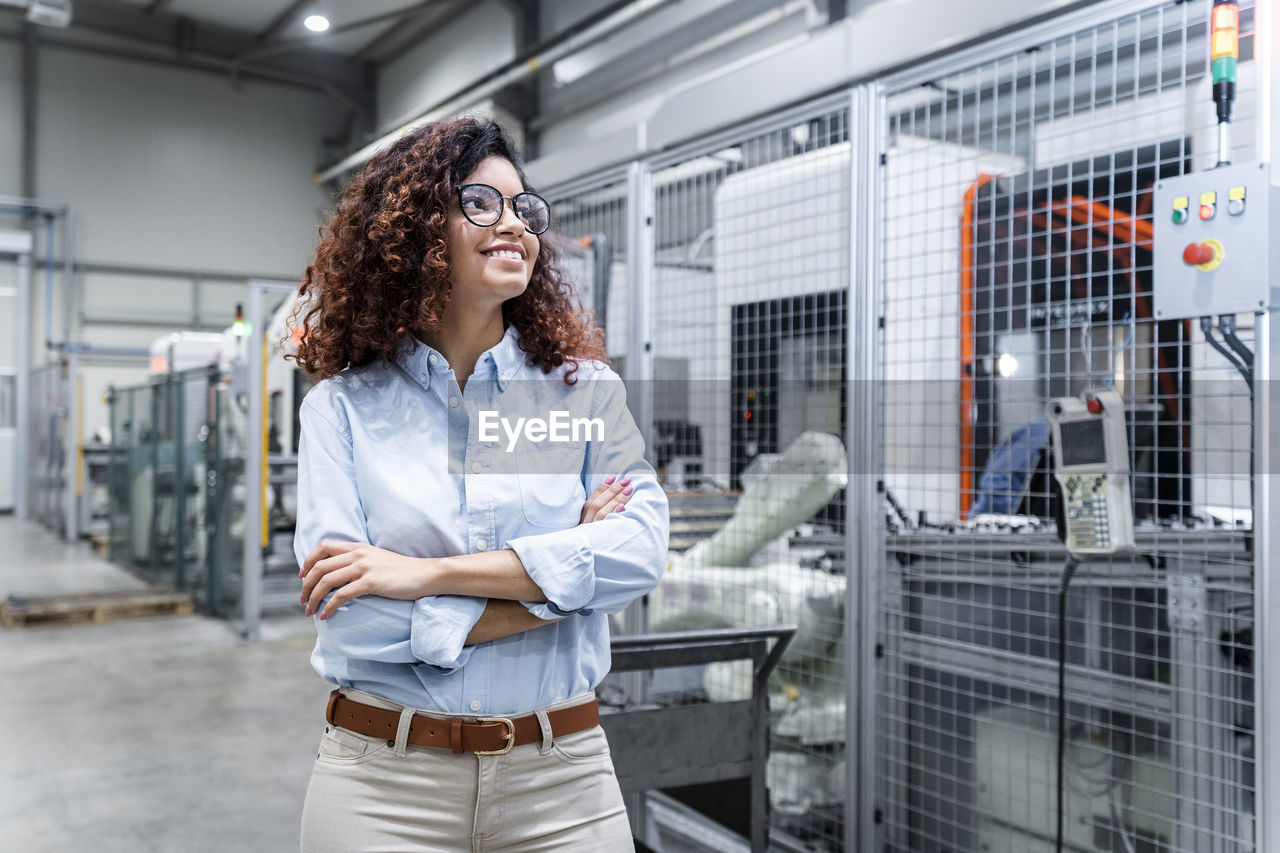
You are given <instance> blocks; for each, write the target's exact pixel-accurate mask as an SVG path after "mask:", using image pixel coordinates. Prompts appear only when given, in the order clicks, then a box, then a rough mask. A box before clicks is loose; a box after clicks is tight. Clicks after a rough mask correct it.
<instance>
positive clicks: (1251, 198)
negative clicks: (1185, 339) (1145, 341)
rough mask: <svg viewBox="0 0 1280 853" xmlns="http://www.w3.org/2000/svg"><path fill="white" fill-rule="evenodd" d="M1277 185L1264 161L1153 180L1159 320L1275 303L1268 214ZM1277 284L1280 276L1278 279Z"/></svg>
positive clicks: (1277, 262)
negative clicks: (1274, 184)
mask: <svg viewBox="0 0 1280 853" xmlns="http://www.w3.org/2000/svg"><path fill="white" fill-rule="evenodd" d="M1277 207H1280V191H1278V190H1277V188H1275V187H1273V186H1272V185H1271V169H1270V167H1269V166H1268V165H1267V164H1265V163H1246V164H1243V165H1239V166H1221V167H1219V168H1216V169H1210V170H1208V171H1205V172H1196V173H1195V174H1191V175H1179V176H1178V177H1174V178H1164V179H1162V180H1160V181H1157V182H1156V185H1155V197H1154V200H1153V217H1154V221H1153V223H1152V231H1153V234H1152V237H1153V245H1152V255H1153V259H1154V263H1153V283H1152V288H1153V290H1154V293H1153V295H1152V310H1153V311H1154V313H1155V317H1156V319H1158V320H1176V319H1187V318H1192V317H1208V316H1217V315H1219V314H1249V313H1253V312H1257V311H1266V310H1269V309H1271V308H1272V307H1273V306H1277V303H1278V302H1280V293H1275V292H1273V290H1272V280H1271V278H1272V276H1273V275H1274V274H1275V273H1276V271H1277V269H1278V268H1280V235H1276V234H1275V233H1274V231H1273V230H1272V229H1273V222H1275V220H1274V219H1273V215H1274V213H1275V211H1276V208H1277ZM1276 284H1277V286H1278V287H1280V282H1276Z"/></svg>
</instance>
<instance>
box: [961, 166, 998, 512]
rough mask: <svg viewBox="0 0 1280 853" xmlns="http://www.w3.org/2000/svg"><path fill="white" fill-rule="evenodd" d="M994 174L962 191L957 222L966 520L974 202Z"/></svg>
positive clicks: (970, 464) (965, 509)
mask: <svg viewBox="0 0 1280 853" xmlns="http://www.w3.org/2000/svg"><path fill="white" fill-rule="evenodd" d="M995 179H996V178H995V175H988V174H987V173H985V172H984V173H982V174H980V175H978V177H977V179H976V180H975V181H974V182H973V183H972V184H970V185H969V188H968V189H967V190H965V191H964V214H963V216H962V217H961V221H960V518H961V519H964V518H967V517H968V515H969V507H970V506H972V504H973V496H974V487H973V480H974V471H973V427H974V418H975V417H976V412H975V411H974V408H973V407H974V384H975V381H974V377H975V372H976V370H977V365H976V364H974V356H973V267H974V260H973V220H974V214H973V203H974V201H975V200H976V199H977V197H978V190H980V189H982V187H983V186H984V185H986V184H989V183H991V182H992V181H994V180H995Z"/></svg>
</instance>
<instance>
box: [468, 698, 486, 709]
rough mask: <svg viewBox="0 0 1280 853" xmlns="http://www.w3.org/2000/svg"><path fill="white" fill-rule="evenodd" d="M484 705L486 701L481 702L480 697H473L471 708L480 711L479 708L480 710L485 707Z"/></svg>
mask: <svg viewBox="0 0 1280 853" xmlns="http://www.w3.org/2000/svg"><path fill="white" fill-rule="evenodd" d="M483 707H484V703H483V702H481V701H480V700H479V699H472V700H471V710H473V711H479V710H480V709H481V708H483Z"/></svg>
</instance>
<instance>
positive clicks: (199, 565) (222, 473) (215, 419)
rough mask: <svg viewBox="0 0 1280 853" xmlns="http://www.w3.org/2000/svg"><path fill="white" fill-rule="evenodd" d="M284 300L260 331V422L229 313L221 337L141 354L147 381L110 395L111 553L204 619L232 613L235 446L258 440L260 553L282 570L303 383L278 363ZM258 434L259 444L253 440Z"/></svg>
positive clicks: (285, 335) (240, 327) (247, 360)
mask: <svg viewBox="0 0 1280 853" xmlns="http://www.w3.org/2000/svg"><path fill="white" fill-rule="evenodd" d="M293 311H294V304H293V301H292V300H286V301H285V302H284V303H283V304H281V305H280V306H279V308H278V309H277V310H276V312H275V314H274V316H273V317H272V322H271V324H270V326H269V327H268V328H267V330H266V335H265V344H264V346H266V347H267V350H268V353H269V354H270V358H269V359H268V361H267V364H266V368H265V373H266V380H267V394H268V401H269V405H267V406H265V407H264V411H266V412H267V413H268V419H267V422H266V423H264V424H261V425H259V424H251V423H249V421H248V400H247V396H246V395H247V393H248V382H247V379H248V373H247V371H248V370H249V369H250V367H249V365H250V364H251V363H258V362H256V360H252V359H251V356H253V355H256V353H254V352H253V351H252V350H251V349H250V348H251V346H253V343H252V342H253V341H255V340H263V337H262V336H261V335H259V336H257V337H255V336H253V335H252V330H251V329H249V328H248V327H247V324H246V323H245V321H244V318H243V314H242V313H241V311H240V310H239V309H237V313H236V317H235V320H234V321H233V322H232V323H231V324H230V325H229V326H228V327H227V328H226V329H225V330H224V331H223V332H221V333H216V334H209V333H197V332H177V333H173V334H171V335H165V336H162V337H161V338H159V339H158V340H157V341H156V342H155V343H154V344H153V346H152V348H151V352H152V358H151V367H152V372H153V378H152V379H151V381H150V382H148V383H147V384H146V385H143V386H139V387H133V388H116V389H112V390H111V395H110V403H111V424H112V428H111V430H110V432H111V441H112V446H111V448H110V450H109V458H110V459H111V464H110V465H109V466H108V472H107V474H106V476H107V479H108V481H109V489H110V491H111V494H112V501H111V518H110V530H111V536H110V543H111V547H110V555H111V557H112V559H114V560H116V561H119V562H123V563H127V564H129V565H132V566H134V567H136V568H138V569H140V570H142V571H143V572H144V573H146V574H148V575H150V576H151V577H152V578H153V580H156V581H160V582H166V583H169V584H172V585H174V586H175V587H177V588H179V589H190V590H191V591H192V592H193V593H194V594H195V595H196V598H197V601H198V603H199V604H200V606H201V607H202V608H203V609H205V610H207V611H209V612H213V613H231V612H235V610H236V608H237V605H238V598H239V591H238V590H239V586H238V583H239V581H238V577H239V574H238V566H239V563H240V555H241V552H242V549H243V545H242V541H243V536H244V533H243V531H244V517H243V506H244V493H243V486H242V480H243V468H244V456H245V447H246V445H247V442H250V441H260V440H262V441H265V443H266V445H267V447H268V453H269V456H268V462H269V465H270V470H271V477H270V484H269V489H268V503H267V506H268V509H269V515H268V518H269V522H270V524H271V526H272V528H273V535H272V539H271V540H270V541H269V543H268V544H269V546H270V548H269V550H271V551H273V552H275V553H278V554H279V555H282V559H283V556H287V557H288V561H289V564H290V565H292V562H293V558H292V551H291V547H290V541H291V536H292V530H293V513H294V506H295V502H294V496H293V488H292V486H293V484H294V483H295V482H296V474H295V472H294V471H293V469H292V460H293V458H294V456H295V454H296V449H297V437H298V426H297V405H298V404H299V403H300V402H301V398H302V395H303V394H304V393H305V391H306V388H307V387H308V383H307V381H306V378H305V376H303V375H302V374H301V372H300V371H299V370H298V369H297V367H296V365H294V364H293V363H291V362H287V361H285V360H284V358H283V355H284V353H285V352H286V351H289V350H290V348H291V347H293V346H295V345H296V341H295V340H294V338H293V337H292V334H291V332H290V330H289V329H288V319H289V317H290V316H291V315H292V314H293ZM264 433H265V435H264Z"/></svg>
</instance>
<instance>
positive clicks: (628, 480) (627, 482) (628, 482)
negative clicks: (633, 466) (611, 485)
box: [618, 477, 631, 486]
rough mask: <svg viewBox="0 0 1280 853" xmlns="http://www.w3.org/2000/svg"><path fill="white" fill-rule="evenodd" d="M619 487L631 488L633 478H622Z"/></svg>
mask: <svg viewBox="0 0 1280 853" xmlns="http://www.w3.org/2000/svg"><path fill="white" fill-rule="evenodd" d="M618 485H619V486H629V485H631V478H630V477H623V478H622V482H621V483H619V484H618Z"/></svg>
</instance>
